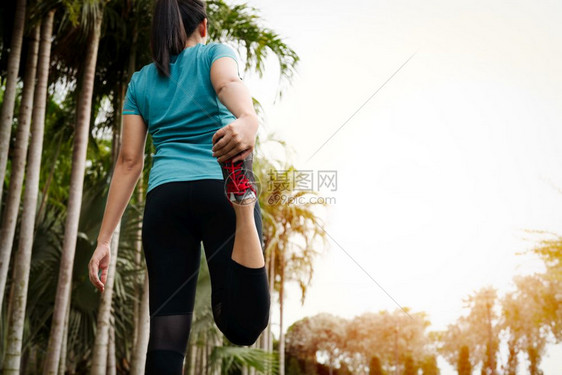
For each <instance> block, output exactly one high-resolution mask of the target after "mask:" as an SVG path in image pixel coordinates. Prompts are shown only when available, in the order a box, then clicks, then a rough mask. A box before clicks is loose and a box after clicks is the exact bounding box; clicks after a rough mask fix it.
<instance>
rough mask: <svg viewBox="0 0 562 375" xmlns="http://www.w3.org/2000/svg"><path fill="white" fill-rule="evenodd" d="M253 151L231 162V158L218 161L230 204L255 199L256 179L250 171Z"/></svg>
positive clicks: (243, 202) (248, 201) (244, 202)
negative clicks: (241, 158)
mask: <svg viewBox="0 0 562 375" xmlns="http://www.w3.org/2000/svg"><path fill="white" fill-rule="evenodd" d="M252 162H253V153H250V155H248V156H247V157H246V158H245V159H244V160H238V161H237V162H235V163H233V162H232V158H231V159H229V160H227V161H225V162H219V164H220V166H221V170H222V176H223V178H224V181H225V193H226V197H227V198H228V201H229V202H230V204H231V205H232V204H233V203H236V204H249V203H252V202H254V201H255V200H256V199H257V195H258V194H257V190H256V181H255V179H254V173H253V171H252Z"/></svg>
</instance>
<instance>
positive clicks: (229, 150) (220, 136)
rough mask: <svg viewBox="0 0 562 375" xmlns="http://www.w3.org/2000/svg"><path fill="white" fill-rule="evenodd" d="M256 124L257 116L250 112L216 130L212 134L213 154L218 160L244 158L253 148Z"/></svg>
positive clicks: (234, 160)
mask: <svg viewBox="0 0 562 375" xmlns="http://www.w3.org/2000/svg"><path fill="white" fill-rule="evenodd" d="M258 125H259V123H258V118H257V116H256V115H255V114H251V115H246V116H241V117H239V118H237V119H236V120H234V121H233V122H231V123H230V124H228V125H226V126H223V127H222V128H220V129H219V130H217V131H216V132H215V134H214V135H213V156H214V157H216V158H217V161H218V162H224V161H226V160H228V159H230V158H233V159H232V161H233V162H236V161H238V160H244V159H245V158H246V156H248V155H249V154H250V153H251V152H252V150H253V149H254V146H255V144H256V134H257V132H258Z"/></svg>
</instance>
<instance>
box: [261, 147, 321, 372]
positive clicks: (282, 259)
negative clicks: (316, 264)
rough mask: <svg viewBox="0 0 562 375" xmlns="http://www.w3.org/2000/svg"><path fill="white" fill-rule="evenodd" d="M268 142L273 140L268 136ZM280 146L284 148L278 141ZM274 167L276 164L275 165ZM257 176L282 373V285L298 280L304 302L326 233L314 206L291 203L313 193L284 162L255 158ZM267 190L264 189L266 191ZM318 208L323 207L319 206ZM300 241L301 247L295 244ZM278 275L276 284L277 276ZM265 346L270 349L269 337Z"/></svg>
mask: <svg viewBox="0 0 562 375" xmlns="http://www.w3.org/2000/svg"><path fill="white" fill-rule="evenodd" d="M268 140H274V139H273V138H272V137H271V136H270V137H269V138H268ZM281 144H282V145H283V146H286V145H285V144H284V143H282V142H281ZM275 164H277V165H275ZM256 169H257V176H258V179H259V180H260V181H262V182H263V183H262V194H260V205H261V207H263V211H264V214H263V225H264V242H265V251H266V263H267V268H268V269H269V275H268V276H269V280H270V284H271V291H270V292H271V293H273V289H274V288H275V286H276V285H277V289H278V291H279V361H280V363H279V371H280V373H281V374H283V373H284V371H285V346H284V332H283V308H284V304H283V302H284V286H285V282H286V281H291V280H294V281H297V282H298V283H299V286H300V288H301V292H302V295H301V301H302V302H303V303H304V299H305V295H306V291H307V287H308V285H309V284H310V281H311V279H312V275H313V267H312V262H313V259H314V257H315V256H316V255H318V254H319V253H320V252H319V251H318V250H315V249H316V247H317V246H319V244H317V243H316V242H315V241H316V240H322V241H323V242H325V241H326V235H325V232H324V231H323V230H322V229H321V228H322V227H321V222H320V218H319V217H318V216H317V214H316V212H315V210H314V206H315V204H313V203H305V204H293V203H284V202H283V201H282V199H286V201H288V202H295V201H298V200H299V199H302V198H306V196H307V195H309V194H312V195H313V194H315V192H313V191H310V192H308V191H298V189H297V187H296V186H295V182H294V179H292V178H291V176H293V174H294V173H298V171H297V170H296V169H295V168H294V166H292V165H290V164H288V163H287V162H280V161H277V163H275V162H273V163H272V162H269V161H268V160H267V159H263V158H260V159H257V162H256ZM266 188H267V189H266ZM321 205H325V203H322V204H321ZM297 238H300V239H301V240H302V241H301V242H302V243H303V245H297V244H298V243H299V241H298V240H297ZM277 275H279V282H276V276H277ZM270 326H271V324H270V325H269V326H268V331H269V335H270V338H269V339H268V345H270V348H272V340H271V334H270V330H271V328H270Z"/></svg>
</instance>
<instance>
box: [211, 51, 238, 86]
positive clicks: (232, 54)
mask: <svg viewBox="0 0 562 375" xmlns="http://www.w3.org/2000/svg"><path fill="white" fill-rule="evenodd" d="M225 56H227V57H231V58H232V59H234V61H236V67H237V68H238V72H237V73H238V77H239V78H240V79H242V77H240V63H239V61H238V56H236V52H235V51H234V49H233V48H232V47H230V46H229V45H227V44H223V43H213V44H212V45H211V48H210V50H209V56H208V58H209V69H210V67H211V65H213V63H214V62H215V60H216V59H218V58H221V57H225Z"/></svg>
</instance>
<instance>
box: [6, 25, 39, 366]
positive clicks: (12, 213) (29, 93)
mask: <svg viewBox="0 0 562 375" xmlns="http://www.w3.org/2000/svg"><path fill="white" fill-rule="evenodd" d="M40 31H41V30H40V25H36V26H35V27H34V28H33V31H32V34H31V38H30V39H29V49H28V52H27V58H26V60H27V61H26V63H25V78H24V86H23V93H22V99H21V104H20V112H19V116H18V131H17V135H16V143H15V144H14V157H13V160H12V168H11V171H12V172H11V174H10V188H9V190H8V197H7V201H6V209H5V211H4V215H3V218H2V227H1V228H0V306H1V305H2V301H3V297H4V288H5V286H6V279H7V276H8V266H9V264H10V257H11V254H12V246H13V244H14V235H15V232H16V223H17V221H18V213H19V208H20V203H21V191H22V186H23V177H24V172H25V162H26V159H27V147H28V145H29V125H30V122H31V112H32V111H33V93H34V91H35V75H36V73H37V53H38V50H39V33H40ZM10 366H11V365H10ZM17 367H18V368H19V365H18V366H17ZM8 371H11V370H8Z"/></svg>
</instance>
